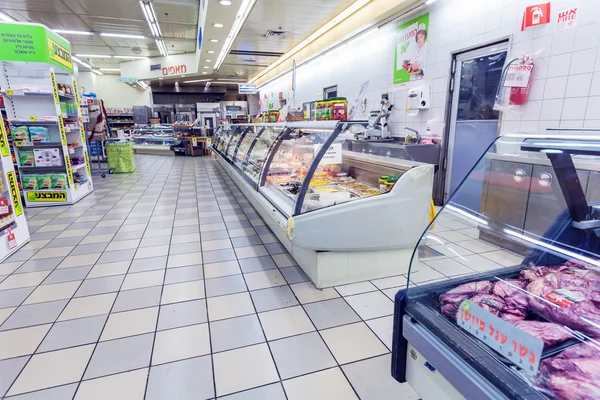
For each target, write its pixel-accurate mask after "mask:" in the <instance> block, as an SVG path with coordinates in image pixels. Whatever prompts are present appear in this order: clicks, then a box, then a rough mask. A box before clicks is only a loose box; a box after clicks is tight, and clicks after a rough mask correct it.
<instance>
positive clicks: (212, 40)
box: [210, 39, 219, 43]
mask: <svg viewBox="0 0 600 400" xmlns="http://www.w3.org/2000/svg"><path fill="white" fill-rule="evenodd" d="M210 41H211V42H213V43H219V41H218V40H217V39H210Z"/></svg>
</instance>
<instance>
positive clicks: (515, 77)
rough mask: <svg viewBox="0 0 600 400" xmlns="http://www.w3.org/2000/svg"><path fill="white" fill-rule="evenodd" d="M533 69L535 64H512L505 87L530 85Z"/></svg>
mask: <svg viewBox="0 0 600 400" xmlns="http://www.w3.org/2000/svg"><path fill="white" fill-rule="evenodd" d="M531 71H533V64H526V65H511V66H510V67H508V72H507V73H506V78H505V79H504V87H520V88H526V87H528V86H529V78H530V76H531Z"/></svg>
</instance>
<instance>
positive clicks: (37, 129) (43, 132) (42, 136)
mask: <svg viewBox="0 0 600 400" xmlns="http://www.w3.org/2000/svg"><path fill="white" fill-rule="evenodd" d="M29 137H30V139H31V141H33V142H49V141H50V135H49V134H48V128H46V127H45V126H30V127H29Z"/></svg>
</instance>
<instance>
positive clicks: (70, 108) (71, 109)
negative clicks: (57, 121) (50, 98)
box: [60, 103, 78, 117]
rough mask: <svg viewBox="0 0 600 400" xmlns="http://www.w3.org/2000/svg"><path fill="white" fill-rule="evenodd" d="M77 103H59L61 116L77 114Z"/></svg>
mask: <svg viewBox="0 0 600 400" xmlns="http://www.w3.org/2000/svg"><path fill="white" fill-rule="evenodd" d="M77 108H78V107H77V104H73V103H60V112H61V113H62V115H63V117H65V116H67V117H75V116H77Z"/></svg>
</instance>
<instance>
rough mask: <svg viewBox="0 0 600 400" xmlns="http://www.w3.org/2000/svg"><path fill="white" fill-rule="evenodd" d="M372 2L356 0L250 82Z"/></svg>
mask: <svg viewBox="0 0 600 400" xmlns="http://www.w3.org/2000/svg"><path fill="white" fill-rule="evenodd" d="M370 2H371V0H356V1H355V2H354V3H352V4H351V5H350V6H349V7H348V8H346V9H345V10H344V11H342V12H341V13H339V14H338V15H336V16H335V17H334V18H333V19H332V20H331V21H329V22H327V23H326V24H325V25H323V26H322V27H320V28H319V29H317V30H316V31H315V32H314V33H313V34H312V35H310V36H309V37H307V38H306V39H304V40H303V41H302V42H300V43H299V44H298V45H296V46H295V47H294V48H293V49H291V50H290V51H288V52H287V53H285V54H284V55H282V56H281V57H279V58H278V59H277V60H276V61H275V62H274V63H273V64H271V65H269V66H268V67H267V68H265V69H264V70H262V72H260V73H259V74H258V75H256V76H255V77H254V78H252V79H250V82H249V83H253V82H256V81H257V80H258V79H260V78H261V77H262V76H264V75H266V74H268V73H269V72H271V71H272V70H273V69H275V68H277V67H278V66H279V65H281V64H282V63H283V62H284V61H285V60H287V59H289V58H290V57H292V56H293V55H294V54H296V53H298V52H299V51H300V50H302V49H303V48H305V47H306V46H308V45H309V44H311V43H312V42H314V41H315V40H317V39H318V38H319V37H321V36H323V35H324V34H325V33H327V32H329V31H330V30H331V29H332V28H333V27H335V26H336V25H338V24H339V23H341V22H342V21H344V20H345V19H346V18H348V17H350V16H351V15H352V14H354V13H355V12H357V11H358V10H360V9H361V8H362V7H364V6H365V5H367V4H368V3H370ZM223 58H224V57H223Z"/></svg>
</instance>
